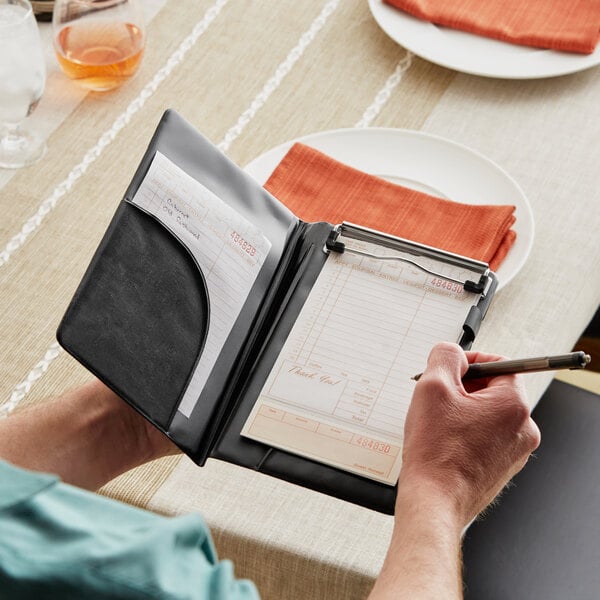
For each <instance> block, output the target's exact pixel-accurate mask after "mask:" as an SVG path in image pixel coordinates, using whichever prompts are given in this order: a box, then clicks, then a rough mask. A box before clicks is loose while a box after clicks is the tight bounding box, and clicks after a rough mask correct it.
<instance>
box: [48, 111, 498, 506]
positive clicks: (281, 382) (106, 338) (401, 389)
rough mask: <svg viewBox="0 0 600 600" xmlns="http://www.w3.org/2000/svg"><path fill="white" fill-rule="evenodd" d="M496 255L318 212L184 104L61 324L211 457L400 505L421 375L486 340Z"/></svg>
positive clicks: (196, 455)
mask: <svg viewBox="0 0 600 600" xmlns="http://www.w3.org/2000/svg"><path fill="white" fill-rule="evenodd" d="M496 285H497V281H496V278H495V275H494V274H493V273H492V272H491V271H490V270H489V268H488V265H486V264H485V263H481V262H478V261H474V260H471V259H468V258H465V257H461V256H458V255H455V254H451V253H448V252H444V251H442V250H439V249H436V248H431V247H428V246H423V245H421V244H417V243H414V242H411V241H410V240H403V239H400V238H397V237H394V236H391V235H388V234H386V233H384V232H376V231H373V230H370V229H367V228H364V227H361V226H360V225H354V224H350V223H342V224H337V225H333V224H330V223H325V222H319V223H306V222H303V221H301V220H300V219H298V218H297V217H296V216H295V215H294V214H292V213H291V212H290V211H289V210H288V209H287V208H286V207H285V206H284V205H283V204H281V203H280V202H279V201H278V200H277V199H276V198H274V197H273V196H271V195H270V194H269V193H268V192H267V191H266V190H265V189H264V188H262V187H261V186H260V185H259V184H258V183H256V182H255V181H254V180H253V179H252V178H251V177H250V176H249V175H248V174H247V173H245V172H244V171H243V170H242V169H240V168H239V167H237V166H236V165H235V164H233V163H232V162H231V161H230V160H229V159H228V158H227V157H225V156H224V155H223V154H222V153H221V152H220V151H219V150H218V149H217V148H215V147H214V146H213V145H212V144H211V143H210V142H209V141H207V140H206V139H204V138H203V137H202V136H201V135H200V134H199V133H198V132H197V131H196V130H195V129H194V128H193V127H192V126H191V125H190V124H189V123H187V122H186V121H185V120H184V119H183V118H182V117H181V116H179V115H178V114H177V113H176V112H174V111H167V112H166V113H165V114H164V115H163V117H162V119H161V121H160V123H159V125H158V127H157V129H156V132H155V134H154V136H153V138H152V140H151V142H150V145H149V147H148V149H147V151H146V153H145V154H144V157H143V159H142V161H141V163H140V165H139V167H138V169H137V171H136V173H135V175H134V177H133V179H132V181H131V184H130V185H129V187H128V188H127V190H126V192H125V195H124V197H123V199H122V201H121V202H120V203H119V205H118V207H117V210H116V213H115V215H114V217H113V219H112V221H111V223H110V225H109V226H108V229H107V231H106V233H105V235H104V237H103V239H102V240H101V242H100V245H99V247H98V249H97V250H96V252H95V254H94V257H93V258H92V261H91V263H90V265H89V267H88V268H87V270H86V272H85V274H84V276H83V279H82V281H81V283H80V285H79V287H78V289H77V291H76V292H75V295H74V297H73V299H72V301H71V303H70V305H69V307H68V309H67V311H66V313H65V315H64V317H63V319H62V322H61V324H60V326H59V329H58V334H57V337H58V340H59V342H60V344H61V345H62V346H63V347H64V348H65V349H66V350H67V351H68V352H69V353H70V354H71V355H72V356H74V357H75V358H76V359H77V360H78V361H79V362H81V363H82V364H83V365H84V366H85V367H86V368H87V369H89V370H90V371H91V372H92V373H93V374H94V375H96V376H97V377H98V378H99V379H100V380H102V381H103V382H104V383H105V384H106V385H108V386H109V387H110V388H111V389H112V390H114V391H115V392H116V393H117V394H118V395H119V396H120V397H121V398H122V399H123V400H125V401H126V402H128V403H129V404H130V405H131V406H133V407H134V408H135V409H136V410H138V411H139V412H140V413H141V414H142V415H143V416H144V417H145V418H147V419H148V420H149V421H151V422H152V423H153V424H154V425H155V426H156V427H158V428H159V429H160V430H161V431H163V432H164V433H165V434H166V435H168V436H169V438H171V439H172V440H173V441H174V442H175V443H176V444H177V445H178V446H179V447H180V448H181V449H182V450H183V451H184V452H185V453H186V454H188V455H189V456H190V457H191V458H192V459H193V460H194V461H195V462H196V463H197V464H198V465H203V464H204V463H205V461H206V460H207V458H216V459H221V460H226V461H229V462H232V463H236V464H238V465H241V466H243V467H247V468H250V469H254V470H258V471H260V472H263V473H266V474H269V475H272V476H275V477H279V478H281V479H285V480H287V481H289V482H292V483H295V484H298V485H302V486H305V487H308V488H312V489H314V490H318V491H320V492H323V493H326V494H330V495H333V496H336V497H338V498H342V499H344V500H347V501H350V502H354V503H357V504H360V505H363V506H366V507H369V508H371V509H374V510H378V511H382V512H386V513H391V512H392V511H393V507H394V500H395V494H396V487H395V484H396V481H397V477H398V473H399V470H400V464H401V450H402V430H403V423H404V417H405V415H406V411H407V409H408V405H409V402H410V398H411V395H412V389H413V386H414V382H413V381H412V380H411V375H413V374H415V373H418V372H420V371H422V370H423V368H424V365H425V362H426V359H427V355H428V354H429V351H430V349H431V347H432V346H433V345H434V344H435V343H436V342H438V341H441V340H448V341H456V342H459V343H460V344H461V345H462V346H463V347H464V348H468V347H470V345H471V343H472V341H473V339H474V337H475V335H476V334H477V331H478V328H479V325H480V323H481V321H482V319H483V317H484V316H485V313H486V311H487V308H488V306H489V304H490V302H491V300H492V297H493V295H494V291H495V289H496Z"/></svg>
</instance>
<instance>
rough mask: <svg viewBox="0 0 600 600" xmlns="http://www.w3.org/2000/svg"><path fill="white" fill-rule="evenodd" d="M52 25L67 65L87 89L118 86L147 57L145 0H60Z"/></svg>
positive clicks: (63, 63) (69, 72)
mask: <svg viewBox="0 0 600 600" xmlns="http://www.w3.org/2000/svg"><path fill="white" fill-rule="evenodd" d="M52 28H53V34H54V49H55V51H56V56H57V58H58V62H59V64H60V66H61V68H62V70H63V71H64V72H65V74H66V75H67V76H68V77H70V78H71V79H73V80H74V81H76V82H77V83H78V84H79V85H80V86H82V87H84V88H85V89H88V90H93V91H96V92H105V91H108V90H112V89H114V88H116V87H118V86H120V85H121V84H123V83H125V82H126V81H127V80H129V79H130V78H131V77H133V75H134V74H135V72H136V71H137V69H138V67H139V66H140V63H141V61H142V55H143V53H144V43H145V32H144V20H143V13H142V6H141V2H140V0H55V3H54V12H53V17H52Z"/></svg>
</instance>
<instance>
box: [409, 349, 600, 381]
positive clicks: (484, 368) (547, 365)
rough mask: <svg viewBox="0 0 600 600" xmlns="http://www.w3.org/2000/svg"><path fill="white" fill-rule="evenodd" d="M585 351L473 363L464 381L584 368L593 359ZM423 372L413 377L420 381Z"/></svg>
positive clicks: (464, 376)
mask: <svg viewBox="0 0 600 600" xmlns="http://www.w3.org/2000/svg"><path fill="white" fill-rule="evenodd" d="M591 360H592V359H591V357H590V355H589V354H586V353H585V352H570V353H569V354H559V355H558V356H540V357H537V358H520V359H515V360H496V361H491V362H484V363H471V364H470V365H469V368H468V369H467V371H466V373H465V374H464V375H463V377H462V378H463V381H464V380H466V379H483V378H485V377H496V375H513V374H515V373H535V372H539V371H555V370H559V369H584V368H585V367H586V366H587V365H588V364H589V363H590V361H591ZM422 374H423V373H419V374H418V375H415V376H414V377H412V378H411V379H414V380H415V381H418V380H419V379H420V378H421V375H422Z"/></svg>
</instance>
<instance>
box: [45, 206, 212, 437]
mask: <svg viewBox="0 0 600 600" xmlns="http://www.w3.org/2000/svg"><path fill="white" fill-rule="evenodd" d="M208 325H209V300H208V290H207V286H206V281H205V279H204V275H203V274H202V271H201V270H200V268H199V266H198V264H197V263H196V261H195V259H194V258H193V256H192V255H191V253H190V252H189V250H188V249H187V248H186V247H185V246H184V244H183V243H182V242H181V241H180V240H179V239H178V238H177V237H176V236H175V235H174V234H173V233H172V232H171V231H170V230H168V229H167V228H166V227H165V226H164V225H162V224H161V223H160V222H159V221H158V220H157V219H156V218H154V217H153V216H151V215H149V214H147V213H146V212H144V211H143V210H141V209H140V208H138V207H137V206H135V205H133V204H130V203H128V202H122V203H121V204H120V206H119V208H118V209H117V212H116V214H115V217H114V218H113V221H112V223H111V225H110V227H109V229H108V230H107V232H106V234H105V236H104V238H103V240H102V242H101V244H100V246H99V248H98V250H97V251H96V254H95V256H94V258H93V260H92V262H91V264H90V266H89V268H88V270H87V272H86V274H85V276H84V278H83V280H82V282H81V284H80V286H79V288H78V290H77V292H76V294H75V296H74V297H73V300H72V302H71V304H70V306H69V308H68V310H67V312H66V313H65V316H64V317H63V320H62V322H61V324H60V326H59V329H58V333H57V337H58V340H59V342H60V344H61V345H62V346H63V347H64V348H65V349H66V350H67V351H68V352H69V353H70V354H72V355H73V356H74V357H75V358H76V359H77V360H78V361H79V362H81V363H82V364H83V365H84V366H86V367H87V368H88V369H89V370H90V371H92V372H93V373H94V374H95V375H96V376H97V377H98V378H99V379H101V380H102V381H103V382H104V383H105V384H107V385H108V386H109V387H111V388H112V389H113V390H114V391H115V392H116V393H117V394H119V395H120V396H121V397H122V398H123V399H124V400H126V401H127V402H129V403H130V404H132V405H133V406H134V407H135V408H136V409H138V410H139V411H140V412H141V413H142V414H143V415H144V416H145V417H146V418H148V419H149V420H150V421H152V422H153V423H154V424H155V425H157V426H158V427H159V428H161V429H162V430H164V431H166V430H167V429H168V426H169V423H170V421H171V419H172V416H173V414H174V412H175V411H176V409H177V406H178V404H179V401H180V399H181V397H182V395H183V393H184V391H185V389H186V387H187V384H188V381H189V379H190V377H191V375H192V373H193V371H194V368H195V366H196V364H197V362H198V360H199V358H200V355H201V353H202V349H203V347H204V342H205V340H206V336H207V333H208Z"/></svg>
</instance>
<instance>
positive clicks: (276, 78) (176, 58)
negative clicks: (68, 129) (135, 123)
mask: <svg viewBox="0 0 600 600" xmlns="http://www.w3.org/2000/svg"><path fill="white" fill-rule="evenodd" d="M227 2H228V0H219V1H218V2H216V3H215V5H213V7H211V8H210V9H209V10H208V11H207V12H206V14H205V16H204V19H203V20H202V21H201V22H200V23H198V24H197V25H196V27H195V28H194V30H193V31H192V33H191V34H190V35H189V36H188V37H187V38H186V39H185V40H184V41H183V42H182V43H181V45H180V46H179V48H178V49H177V50H176V51H175V52H174V53H173V54H172V55H171V57H170V58H169V60H168V61H167V63H166V64H165V66H164V67H163V68H162V69H160V70H159V71H157V73H156V75H155V76H154V78H153V79H152V81H151V82H150V83H149V84H148V85H146V86H145V87H144V89H143V90H142V91H141V92H140V94H139V96H138V97H137V98H136V99H135V100H134V101H133V102H131V104H130V105H129V106H128V108H127V110H126V111H125V112H124V113H123V114H122V115H121V116H120V117H119V118H118V119H117V120H116V121H115V122H114V123H113V125H112V127H111V128H110V129H109V130H108V131H107V132H106V133H104V134H103V135H102V137H101V138H100V140H99V141H98V143H97V144H96V145H95V146H94V147H93V148H91V149H90V150H89V151H88V152H87V154H86V155H85V156H84V158H83V160H82V161H81V163H79V165H77V166H76V167H75V168H74V169H73V170H72V171H71V173H69V176H68V177H67V179H66V180H65V181H63V182H62V183H61V184H60V185H59V186H57V188H56V189H55V190H54V192H53V194H52V195H51V196H50V198H48V199H47V200H45V201H44V202H43V203H42V205H41V206H40V208H39V209H38V212H37V213H36V215H34V216H33V217H32V218H30V219H29V220H28V221H27V222H26V223H25V225H24V226H23V229H22V230H21V232H20V233H19V235H17V236H15V237H14V238H13V239H12V240H11V241H10V242H9V243H8V245H7V247H6V248H5V250H4V252H1V253H0V267H1V266H2V265H3V264H5V263H6V262H7V261H8V259H9V258H10V256H11V254H13V252H15V251H16V250H17V249H18V248H20V247H21V246H22V245H23V244H24V242H25V240H26V239H27V237H28V236H29V235H30V234H31V233H32V232H33V231H35V229H37V227H39V225H40V223H41V222H42V219H43V217H44V216H45V215H46V214H48V213H49V212H50V211H51V210H52V209H53V208H54V207H55V206H56V203H57V202H58V200H59V199H60V198H61V197H62V196H63V195H64V194H66V193H67V192H68V191H69V190H70V189H71V187H72V186H73V184H74V183H75V182H76V181H77V180H78V179H79V178H80V177H81V176H82V175H83V174H84V173H85V171H86V169H87V167H88V166H89V165H90V164H91V163H93V162H94V161H95V160H96V159H97V158H98V156H100V154H101V152H102V150H103V149H104V148H105V147H106V146H108V144H110V143H111V142H112V141H113V140H114V138H115V137H116V135H117V134H118V133H119V131H120V130H121V129H123V127H125V125H126V124H127V123H128V122H129V121H130V120H131V117H132V116H133V115H134V114H135V113H136V112H137V111H138V110H139V109H140V108H142V106H143V105H144V103H145V102H146V100H147V99H148V98H149V97H150V96H151V95H152V94H153V93H154V92H155V91H156V89H157V88H158V86H159V85H160V83H161V82H162V81H163V80H164V79H165V78H166V77H167V75H168V74H169V73H170V72H171V71H172V70H173V69H174V68H175V66H177V65H178V64H179V63H180V62H181V61H182V60H183V58H184V56H185V54H186V53H187V52H188V50H189V49H190V48H191V47H192V46H193V45H194V43H195V42H196V40H197V39H198V37H200V35H201V34H202V33H203V32H204V31H205V30H206V28H207V27H208V25H209V24H210V23H211V22H212V21H213V20H214V19H215V17H216V16H217V15H218V14H219V12H220V11H221V9H222V8H223V6H225V4H227ZM339 3H340V0H333V1H330V2H327V3H326V4H325V6H324V7H323V9H322V10H321V13H320V14H319V16H318V17H317V18H316V19H315V20H314V21H313V22H312V24H311V26H310V27H309V29H308V30H307V31H305V32H304V33H303V34H302V35H301V36H300V39H299V41H298V43H297V44H296V45H295V46H294V47H293V48H292V50H291V51H290V52H289V53H288V55H287V57H286V58H285V60H284V61H283V62H282V63H280V64H279V66H278V67H277V69H276V70H275V74H274V75H273V76H272V77H271V78H270V79H268V80H267V82H266V83H265V85H264V86H263V88H262V90H261V91H260V92H259V94H258V95H257V96H256V97H255V98H254V100H253V101H252V103H251V104H250V106H249V107H248V108H247V109H246V110H245V111H244V112H243V113H242V114H241V115H240V117H239V119H238V120H237V123H236V124H235V125H234V126H233V127H231V128H230V129H229V130H228V131H227V133H226V134H225V137H224V138H223V140H222V141H221V142H220V143H219V145H218V147H219V148H220V149H221V150H222V151H223V152H226V150H227V149H228V148H229V146H230V145H231V143H232V142H233V141H234V140H235V139H236V138H237V137H238V136H239V135H240V134H241V133H242V132H243V131H244V129H245V128H246V126H247V125H248V123H249V122H250V121H251V120H252V118H253V117H254V116H255V115H256V113H257V112H258V111H259V110H260V108H261V107H262V106H263V105H264V104H265V103H266V102H267V100H268V99H269V97H270V96H271V94H272V93H273V92H274V91H275V90H276V89H277V88H278V87H279V85H280V84H281V82H282V81H283V80H284V78H285V77H286V75H287V74H288V73H289V72H290V71H291V70H292V67H293V66H294V65H295V64H296V62H298V60H299V59H300V57H301V56H302V54H303V53H304V51H305V50H306V48H307V47H308V46H309V45H310V44H311V42H312V41H313V40H314V39H315V37H316V35H317V34H318V33H319V31H320V30H321V29H322V28H323V26H324V25H325V23H326V22H327V19H328V18H329V17H330V16H331V14H332V13H333V12H334V11H335V9H336V8H337V7H338V5H339ZM60 352H61V348H60V346H59V345H58V344H57V343H53V344H52V345H51V346H50V348H49V349H48V350H47V351H46V354H45V355H44V358H43V360H41V361H40V362H39V363H37V364H36V365H35V367H34V368H33V369H32V370H31V371H30V372H29V374H28V375H27V377H26V379H25V380H24V381H22V382H21V383H19V384H18V385H17V386H16V387H15V389H14V390H13V392H12V394H11V396H10V399H9V401H8V402H7V403H6V404H4V405H2V406H0V417H3V416H7V415H8V414H10V413H11V412H12V411H13V410H14V409H15V408H16V407H17V405H18V404H19V402H21V400H23V398H25V396H26V395H27V394H28V393H29V390H30V389H31V386H32V385H33V384H34V383H35V382H36V381H37V380H38V379H40V378H41V377H42V375H43V374H44V373H46V371H47V370H48V367H49V366H50V364H51V363H52V361H53V360H54V359H55V358H56V357H57V356H58V355H59V354H60Z"/></svg>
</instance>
